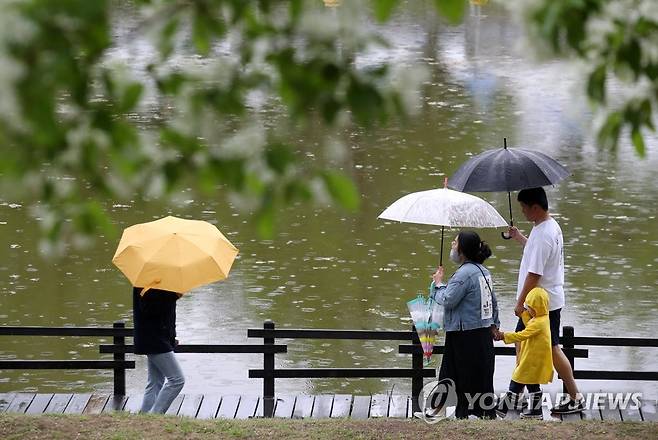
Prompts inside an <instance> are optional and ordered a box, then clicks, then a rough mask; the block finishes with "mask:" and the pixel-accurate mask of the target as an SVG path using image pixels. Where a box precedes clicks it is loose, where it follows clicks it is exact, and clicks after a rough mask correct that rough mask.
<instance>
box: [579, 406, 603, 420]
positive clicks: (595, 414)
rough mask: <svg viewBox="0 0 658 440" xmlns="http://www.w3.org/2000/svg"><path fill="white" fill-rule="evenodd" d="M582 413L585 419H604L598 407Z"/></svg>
mask: <svg viewBox="0 0 658 440" xmlns="http://www.w3.org/2000/svg"><path fill="white" fill-rule="evenodd" d="M581 414H582V415H581V417H582V419H583V420H596V421H599V422H600V421H601V420H603V419H602V418H601V411H600V410H599V409H598V408H590V409H586V410H584V411H583V412H582V413H581Z"/></svg>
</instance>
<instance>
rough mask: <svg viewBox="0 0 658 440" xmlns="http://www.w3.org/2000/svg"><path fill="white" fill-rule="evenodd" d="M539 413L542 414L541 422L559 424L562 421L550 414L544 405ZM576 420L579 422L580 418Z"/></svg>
mask: <svg viewBox="0 0 658 440" xmlns="http://www.w3.org/2000/svg"><path fill="white" fill-rule="evenodd" d="M541 413H542V418H543V420H546V421H549V422H559V421H561V420H562V418H561V417H559V416H557V415H555V414H553V413H551V410H550V408H548V407H547V406H546V405H542V406H541ZM578 420H580V417H578Z"/></svg>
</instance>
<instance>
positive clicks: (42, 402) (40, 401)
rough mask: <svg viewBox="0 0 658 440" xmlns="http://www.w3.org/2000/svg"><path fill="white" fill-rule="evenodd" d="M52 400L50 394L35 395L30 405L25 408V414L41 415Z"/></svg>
mask: <svg viewBox="0 0 658 440" xmlns="http://www.w3.org/2000/svg"><path fill="white" fill-rule="evenodd" d="M52 398H53V395H52V394H37V395H36V396H34V399H32V403H30V406H28V407H27V410H26V411H25V414H41V413H43V412H44V411H45V410H46V407H47V406H48V403H50V399H52Z"/></svg>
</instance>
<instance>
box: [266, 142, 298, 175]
mask: <svg viewBox="0 0 658 440" xmlns="http://www.w3.org/2000/svg"><path fill="white" fill-rule="evenodd" d="M265 159H266V161H267V165H268V166H269V167H270V168H271V169H273V170H274V171H276V172H277V173H278V174H283V173H284V172H285V171H286V169H287V168H288V165H290V164H291V163H293V162H294V161H295V155H294V153H293V152H292V151H291V150H290V148H289V147H288V146H287V145H283V144H274V145H270V146H269V147H268V149H267V151H266V152H265Z"/></svg>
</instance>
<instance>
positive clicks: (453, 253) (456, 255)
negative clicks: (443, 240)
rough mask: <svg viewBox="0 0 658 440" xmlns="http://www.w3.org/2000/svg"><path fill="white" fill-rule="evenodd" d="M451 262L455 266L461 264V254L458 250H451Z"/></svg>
mask: <svg viewBox="0 0 658 440" xmlns="http://www.w3.org/2000/svg"><path fill="white" fill-rule="evenodd" d="M450 261H452V262H453V263H455V264H459V263H461V260H460V259H459V252H457V249H450Z"/></svg>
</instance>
